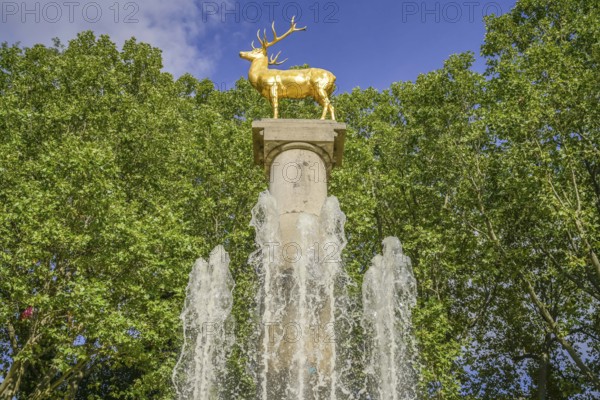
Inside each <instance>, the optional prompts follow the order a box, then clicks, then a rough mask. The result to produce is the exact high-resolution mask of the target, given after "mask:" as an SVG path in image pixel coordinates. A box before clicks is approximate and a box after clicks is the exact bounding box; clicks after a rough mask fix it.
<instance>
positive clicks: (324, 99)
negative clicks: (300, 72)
mask: <svg viewBox="0 0 600 400" xmlns="http://www.w3.org/2000/svg"><path fill="white" fill-rule="evenodd" d="M317 95H318V96H319V99H318V101H319V104H320V105H322V106H323V114H321V119H325V117H326V116H327V110H329V109H330V107H331V102H330V101H329V97H328V96H327V92H325V90H324V89H322V88H319V89H317ZM332 115H333V114H332Z"/></svg>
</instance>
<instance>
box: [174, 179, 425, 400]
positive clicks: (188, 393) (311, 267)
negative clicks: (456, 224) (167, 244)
mask: <svg viewBox="0 0 600 400" xmlns="http://www.w3.org/2000/svg"><path fill="white" fill-rule="evenodd" d="M345 220H346V217H345V215H344V213H343V212H342V211H341V210H340V207H339V203H338V200H337V199H336V198H335V197H329V198H327V199H326V201H325V203H324V205H323V207H322V210H321V213H320V215H319V216H316V215H311V214H306V213H300V214H298V215H297V219H296V220H295V222H294V224H295V229H296V232H297V234H296V235H294V237H295V238H296V239H297V240H296V242H290V243H285V242H283V241H282V237H284V236H285V235H283V234H282V231H281V224H280V215H279V211H278V208H277V203H276V200H275V198H274V197H273V196H272V195H271V194H270V193H269V192H268V191H266V192H263V193H261V194H260V196H259V199H258V203H257V204H256V206H255V207H254V208H253V210H252V221H251V225H252V226H253V227H254V228H255V230H256V239H255V240H256V244H257V250H256V251H255V252H254V253H252V254H251V255H250V257H249V264H250V265H252V266H253V267H254V268H255V271H256V273H257V275H258V277H259V287H258V291H257V295H256V303H257V305H258V309H257V310H256V321H257V325H258V329H257V334H256V337H255V338H254V340H251V342H252V343H251V345H250V346H249V347H248V348H246V351H247V353H248V354H247V356H248V359H250V360H251V362H250V364H251V365H249V366H248V370H249V371H251V372H250V373H249V375H251V377H252V378H253V379H254V381H255V383H256V387H257V394H256V399H259V400H375V399H378V400H412V399H416V382H417V374H416V372H415V368H414V367H415V362H414V360H415V357H416V351H415V344H414V340H413V337H412V335H411V309H412V307H414V305H415V301H416V300H415V299H416V283H415V279H414V277H413V275H412V268H411V264H410V259H409V258H408V257H406V256H405V255H403V254H402V247H401V245H400V241H399V240H398V239H397V238H392V237H390V238H387V239H385V240H384V242H383V245H384V248H383V256H376V257H375V258H374V259H373V262H372V266H371V267H370V268H369V270H368V271H367V272H366V274H365V276H364V281H363V286H362V303H363V310H362V311H363V313H362V315H361V313H360V296H358V297H357V296H354V297H355V299H352V296H350V295H349V294H348V288H349V287H350V286H351V285H354V287H355V289H358V287H356V285H355V284H354V283H353V281H352V279H350V278H349V277H348V275H347V274H346V273H345V271H344V268H343V264H342V259H341V254H342V250H343V249H344V247H345V246H346V238H345V234H344V224H345ZM228 264H229V257H228V256H227V253H225V252H224V250H223V248H222V247H221V246H219V247H217V248H215V250H213V252H212V253H211V256H210V260H209V262H208V264H207V263H206V262H205V261H204V260H202V259H199V260H198V261H197V262H196V265H195V266H194V269H193V271H192V273H191V274H190V281H189V284H188V290H187V296H188V297H187V299H186V303H185V308H184V311H183V313H182V316H181V317H182V319H183V321H184V332H185V343H184V347H183V350H182V354H181V357H180V360H179V362H178V363H177V366H176V368H175V371H174V373H173V382H174V383H175V387H176V390H177V395H178V399H180V400H183V399H186V400H187V399H193V400H213V399H228V400H229V399H234V398H236V395H235V394H232V393H223V391H224V389H223V388H224V387H225V385H224V384H223V381H224V379H225V377H226V376H227V371H226V367H225V360H226V358H227V357H226V356H227V354H228V353H229V351H230V348H231V345H232V341H233V339H234V338H233V335H232V334H229V333H227V332H231V330H227V329H225V330H223V326H225V327H227V325H228V324H227V322H229V319H230V318H231V317H230V312H231V306H232V296H231V291H232V288H233V281H232V279H231V276H230V274H229V272H228ZM355 292H358V290H355ZM361 322H362V324H361ZM207 326H208V328H209V329H207V328H206V327H207ZM361 327H362V329H363V333H364V340H365V341H364V343H361V344H357V340H356V338H357V337H359V336H357V334H356V332H357V331H360V330H361ZM215 332H218V333H217V334H212V333H215ZM206 333H211V334H206ZM357 370H364V373H362V372H361V374H362V375H361V374H358V375H357V374H356V371H357ZM365 376H366V381H365V383H363V380H364V377H365Z"/></svg>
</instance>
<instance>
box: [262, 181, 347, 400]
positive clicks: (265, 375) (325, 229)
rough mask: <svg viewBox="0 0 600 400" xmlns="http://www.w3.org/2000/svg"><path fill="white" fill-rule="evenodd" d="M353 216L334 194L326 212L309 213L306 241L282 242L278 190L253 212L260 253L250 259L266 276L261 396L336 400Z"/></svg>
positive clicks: (303, 229)
mask: <svg viewBox="0 0 600 400" xmlns="http://www.w3.org/2000/svg"><path fill="white" fill-rule="evenodd" d="M345 219H346V217H345V215H344V214H343V213H342V212H341V210H340V208H339V204H338V201H337V199H336V198H335V197H329V198H328V199H327V200H326V201H325V204H324V205H323V208H322V211H321V215H320V216H315V215H311V214H306V213H301V214H299V216H298V219H297V222H296V228H297V230H298V235H297V237H298V239H299V240H298V241H297V242H290V243H282V240H281V232H280V225H279V213H278V210H277V204H276V201H275V199H274V198H273V197H272V196H271V195H270V193H269V192H268V191H267V192H263V193H261V195H260V197H259V200H258V203H257V205H256V206H255V207H254V209H253V210H252V222H251V224H252V225H253V226H254V227H255V229H256V243H257V246H258V250H257V251H256V252H255V253H254V254H253V255H252V256H251V257H250V261H251V263H252V264H253V265H254V266H255V268H256V270H257V272H258V273H259V277H260V282H261V285H260V290H259V292H258V294H257V303H258V304H259V307H260V310H259V314H260V321H261V328H262V331H261V339H260V344H259V349H258V359H259V365H260V369H259V370H260V372H259V376H258V380H259V398H260V399H262V400H267V399H278V400H279V399H294V400H304V399H306V400H308V399H336V398H337V397H336V390H337V387H338V385H339V383H338V381H337V370H336V361H337V358H338V357H337V356H336V333H335V321H336V314H339V313H340V312H341V308H342V306H343V304H344V303H343V301H342V299H343V296H340V291H339V290H336V281H338V280H339V279H340V278H341V277H343V275H344V272H343V269H342V261H341V251H342V249H343V248H344V247H345V246H346V239H345V236H344V223H345Z"/></svg>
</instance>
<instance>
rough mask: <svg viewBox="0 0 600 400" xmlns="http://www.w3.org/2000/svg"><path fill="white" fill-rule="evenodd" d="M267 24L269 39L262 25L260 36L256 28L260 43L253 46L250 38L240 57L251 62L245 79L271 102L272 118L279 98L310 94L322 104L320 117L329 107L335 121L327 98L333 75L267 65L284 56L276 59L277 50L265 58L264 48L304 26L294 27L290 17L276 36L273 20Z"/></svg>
mask: <svg viewBox="0 0 600 400" xmlns="http://www.w3.org/2000/svg"><path fill="white" fill-rule="evenodd" d="M271 28H272V29H273V40H272V41H270V42H269V41H268V40H267V31H266V29H265V30H264V31H263V37H262V38H261V37H260V29H259V30H258V32H257V33H256V36H257V37H258V41H259V43H260V44H261V47H254V41H252V50H251V51H240V57H242V58H243V59H246V60H248V61H251V62H252V64H250V70H249V71H248V79H249V80H250V84H251V85H252V86H253V87H254V88H255V89H256V90H258V92H259V93H260V94H261V95H262V96H263V97H265V98H266V99H267V100H269V102H270V103H271V106H272V107H273V118H277V116H278V109H279V99H280V98H289V99H303V98H305V97H308V96H310V97H312V98H313V99H315V100H316V101H317V102H318V103H319V104H320V105H321V106H322V107H323V114H322V115H321V119H325V117H326V116H327V111H329V113H330V114H331V119H332V120H334V121H335V113H334V110H333V106H332V105H331V101H330V100H329V96H330V95H331V93H332V92H333V89H334V83H335V75H333V74H332V73H331V72H329V71H326V70H324V69H321V68H306V69H294V70H280V69H269V65H280V64H283V63H284V62H285V60H283V61H281V62H278V61H277V57H279V54H281V51H280V52H279V53H277V55H275V57H271V58H269V57H268V56H267V49H268V48H269V47H271V46H273V45H274V44H275V43H277V42H279V41H280V40H282V39H284V38H285V37H287V36H288V35H290V34H291V33H292V32H296V31H303V30H306V27H303V28H296V23H295V22H294V18H292V20H291V27H290V29H289V30H288V31H287V32H286V33H284V34H283V35H281V36H277V32H275V21H273V24H272V25H271ZM286 60H287V58H286Z"/></svg>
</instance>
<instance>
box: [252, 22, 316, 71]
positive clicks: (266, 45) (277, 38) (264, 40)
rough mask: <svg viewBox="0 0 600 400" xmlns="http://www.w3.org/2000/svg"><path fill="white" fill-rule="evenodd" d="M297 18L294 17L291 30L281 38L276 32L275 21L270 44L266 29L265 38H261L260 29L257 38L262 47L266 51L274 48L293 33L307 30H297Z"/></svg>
mask: <svg viewBox="0 0 600 400" xmlns="http://www.w3.org/2000/svg"><path fill="white" fill-rule="evenodd" d="M295 18H296V17H295V16H293V17H292V20H291V21H290V23H291V26H290V29H288V31H287V32H286V33H284V34H283V35H281V36H277V32H276V31H275V21H273V23H272V24H271V29H272V30H273V40H272V41H270V42H269V41H268V39H267V30H266V29H265V30H264V31H263V37H262V38H261V37H260V29H259V30H258V32H256V37H258V41H259V42H260V44H261V45H262V47H263V48H264V49H267V48H269V47H271V46H273V45H274V44H275V43H277V42H279V41H281V40H283V39H285V38H286V37H288V36H289V35H290V34H291V33H293V32H297V31H304V30H306V27H303V28H296V22H295V21H294V19H295ZM282 62H283V61H282Z"/></svg>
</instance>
